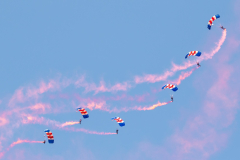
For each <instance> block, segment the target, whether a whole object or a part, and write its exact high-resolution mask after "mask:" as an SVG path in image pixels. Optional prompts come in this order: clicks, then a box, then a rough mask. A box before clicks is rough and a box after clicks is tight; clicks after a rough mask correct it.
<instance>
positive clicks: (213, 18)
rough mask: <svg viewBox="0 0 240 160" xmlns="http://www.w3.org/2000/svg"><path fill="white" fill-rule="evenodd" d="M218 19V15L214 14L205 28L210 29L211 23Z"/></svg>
mask: <svg viewBox="0 0 240 160" xmlns="http://www.w3.org/2000/svg"><path fill="white" fill-rule="evenodd" d="M218 18H220V15H219V14H216V15H215V16H213V17H212V18H211V19H210V20H209V22H208V26H207V28H208V29H209V30H210V29H211V26H212V23H213V21H215V20H216V19H218Z"/></svg>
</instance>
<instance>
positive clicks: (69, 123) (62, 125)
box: [61, 121, 79, 127]
mask: <svg viewBox="0 0 240 160" xmlns="http://www.w3.org/2000/svg"><path fill="white" fill-rule="evenodd" d="M74 124H79V122H74V121H70V122H65V123H63V124H61V127H65V126H71V125H74Z"/></svg>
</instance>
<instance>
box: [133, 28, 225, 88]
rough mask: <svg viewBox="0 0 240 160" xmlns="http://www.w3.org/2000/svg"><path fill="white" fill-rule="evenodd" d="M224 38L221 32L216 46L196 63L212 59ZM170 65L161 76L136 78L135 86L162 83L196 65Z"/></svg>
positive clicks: (189, 62) (192, 62)
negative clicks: (145, 83)
mask: <svg viewBox="0 0 240 160" xmlns="http://www.w3.org/2000/svg"><path fill="white" fill-rule="evenodd" d="M226 36H227V30H223V32H222V37H221V38H220V40H219V41H218V43H217V46H216V47H215V48H214V49H213V50H212V51H211V52H210V53H209V54H207V53H203V55H202V56H201V57H199V59H198V61H199V62H201V61H203V60H208V59H212V57H213V56H214V55H215V54H216V53H217V52H218V51H219V50H220V49H221V46H222V45H223V43H224V41H225V39H226ZM172 65H173V66H172V68H171V69H170V71H166V72H165V73H163V75H152V74H147V75H145V76H143V77H140V76H136V77H135V83H136V84H140V83H144V82H149V83H155V82H159V81H164V80H166V79H167V78H168V77H170V76H173V75H174V74H175V72H177V71H180V70H185V69H187V68H189V67H192V66H194V65H196V62H194V61H187V62H185V63H184V64H183V65H176V64H174V63H173V64H172Z"/></svg>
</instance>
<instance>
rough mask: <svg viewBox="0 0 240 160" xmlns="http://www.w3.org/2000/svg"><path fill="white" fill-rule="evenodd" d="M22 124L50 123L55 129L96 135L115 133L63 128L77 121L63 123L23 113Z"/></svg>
mask: <svg viewBox="0 0 240 160" xmlns="http://www.w3.org/2000/svg"><path fill="white" fill-rule="evenodd" d="M22 123H23V124H28V123H31V124H44V125H48V126H49V125H50V126H53V127H56V128H57V129H61V130H66V131H75V132H84V133H88V134H97V135H111V134H115V133H111V132H96V131H89V130H87V129H83V128H81V129H75V128H65V126H68V125H74V124H78V123H79V122H73V121H72V122H65V123H63V124H61V123H59V122H57V121H54V120H50V119H45V118H43V117H34V116H32V115H24V116H23V120H22Z"/></svg>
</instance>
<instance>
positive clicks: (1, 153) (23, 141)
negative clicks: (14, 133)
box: [0, 139, 43, 158]
mask: <svg viewBox="0 0 240 160" xmlns="http://www.w3.org/2000/svg"><path fill="white" fill-rule="evenodd" d="M20 143H43V141H31V140H21V139H18V140H17V141H16V142H13V143H12V144H11V145H10V146H9V147H8V148H7V149H6V151H3V152H0V158H2V157H3V156H4V154H5V153H6V152H7V151H9V150H10V149H11V148H12V147H14V146H15V145H17V144H20Z"/></svg>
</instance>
